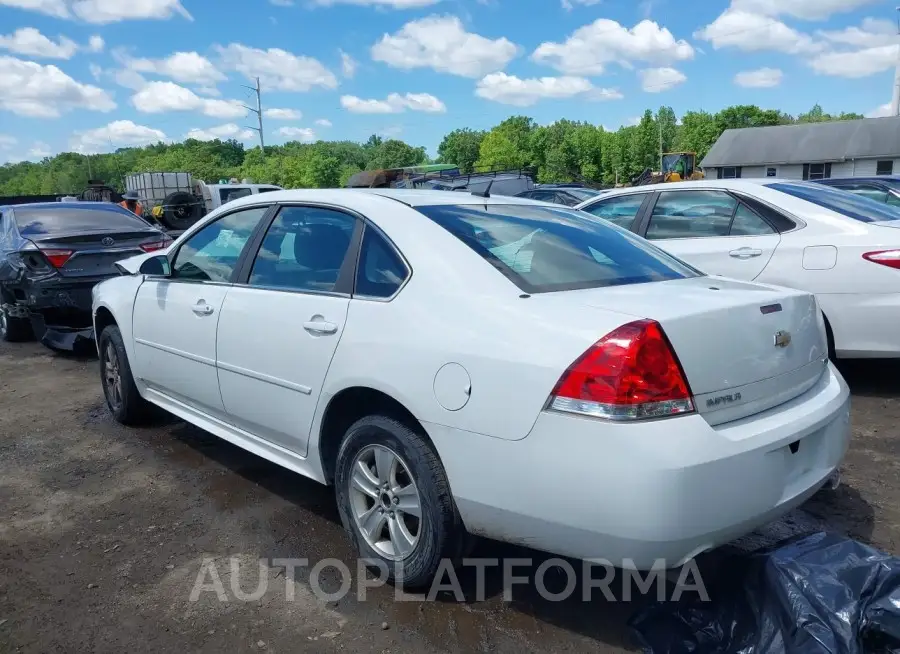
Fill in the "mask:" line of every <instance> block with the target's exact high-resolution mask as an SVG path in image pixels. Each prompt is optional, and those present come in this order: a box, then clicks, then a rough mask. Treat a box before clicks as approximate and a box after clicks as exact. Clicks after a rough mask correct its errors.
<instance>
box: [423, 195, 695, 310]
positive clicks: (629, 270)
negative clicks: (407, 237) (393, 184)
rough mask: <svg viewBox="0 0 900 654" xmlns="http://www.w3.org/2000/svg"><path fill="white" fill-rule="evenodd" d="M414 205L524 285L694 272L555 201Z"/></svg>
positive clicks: (629, 280)
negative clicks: (554, 204) (552, 204)
mask: <svg viewBox="0 0 900 654" xmlns="http://www.w3.org/2000/svg"><path fill="white" fill-rule="evenodd" d="M417 210H418V211H420V212H421V213H423V214H425V215H426V216H427V217H428V218H430V219H431V220H433V221H435V222H436V223H438V224H439V225H441V226H442V227H444V228H445V229H446V230H447V231H449V232H450V233H451V234H453V235H454V236H456V237H457V238H458V239H460V240H461V241H462V242H463V243H465V244H466V245H468V246H469V247H470V248H472V250H474V251H475V252H477V253H478V254H479V255H480V256H481V257H482V258H484V259H485V260H486V261H488V262H489V263H490V264H492V265H493V266H494V267H495V268H496V269H497V270H499V271H500V272H501V273H503V274H504V275H506V277H507V278H509V279H510V280H511V281H512V282H513V283H514V284H516V285H517V286H518V287H519V288H520V289H522V290H523V291H525V292H526V293H543V292H549V291H565V290H574V289H582V288H599V287H604V286H620V285H624V284H643V283H648V282H661V281H666V280H671V279H684V278H686V277H696V276H699V275H700V274H701V273H699V272H698V271H696V270H694V269H693V268H691V267H689V266H688V265H687V264H685V263H682V262H680V261H679V260H677V259H675V258H674V257H672V256H671V255H669V254H667V253H665V252H663V251H662V250H660V249H658V248H656V247H654V246H652V245H650V244H649V243H647V242H646V241H644V240H643V239H640V238H638V237H637V236H635V235H633V234H631V233H629V232H626V231H624V230H620V229H616V228H615V227H612V226H610V225H607V224H606V223H604V222H602V221H597V220H593V219H591V218H590V217H588V216H585V215H584V214H582V213H580V212H577V211H572V210H569V209H565V208H562V207H560V208H558V209H557V208H553V207H543V206H531V205H499V204H488V205H465V206H460V205H441V206H432V207H417Z"/></svg>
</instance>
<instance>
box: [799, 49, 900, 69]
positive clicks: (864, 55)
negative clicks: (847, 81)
mask: <svg viewBox="0 0 900 654" xmlns="http://www.w3.org/2000/svg"><path fill="white" fill-rule="evenodd" d="M896 64H897V46H896V45H882V46H878V47H876V48H865V49H863V50H856V51H853V52H826V53H824V54H821V55H818V56H817V57H815V58H814V59H811V60H810V61H809V65H810V67H811V68H812V69H813V70H814V71H816V72H817V73H819V74H820V75H833V76H836V77H868V76H869V75H874V74H875V73H880V72H882V71H885V70H890V69H892V68H894V66H895V65H896Z"/></svg>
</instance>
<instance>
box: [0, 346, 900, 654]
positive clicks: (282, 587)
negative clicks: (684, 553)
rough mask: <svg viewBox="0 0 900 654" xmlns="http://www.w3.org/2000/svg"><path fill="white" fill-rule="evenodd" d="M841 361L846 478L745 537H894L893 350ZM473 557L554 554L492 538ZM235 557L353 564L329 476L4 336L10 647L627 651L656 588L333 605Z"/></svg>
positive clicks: (0, 462)
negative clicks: (107, 393) (240, 445)
mask: <svg viewBox="0 0 900 654" xmlns="http://www.w3.org/2000/svg"><path fill="white" fill-rule="evenodd" d="M842 368H843V370H844V372H845V375H846V377H847V379H848V381H849V382H850V385H851V388H852V389H853V391H854V398H853V402H854V403H853V432H854V433H853V435H854V439H853V443H852V445H851V450H850V453H849V454H848V456H847V459H846V462H845V465H844V469H843V485H842V486H841V487H840V488H839V489H838V490H837V491H835V492H823V493H820V494H819V495H817V496H816V497H815V498H813V499H812V500H811V501H810V502H809V503H807V504H806V505H805V506H804V507H803V508H802V509H801V510H798V511H795V512H794V513H793V514H791V515H790V516H788V517H786V518H785V519H784V520H782V521H780V522H778V523H776V524H773V525H770V526H768V527H766V528H765V529H762V530H760V531H759V532H758V533H756V534H754V535H752V536H751V537H748V538H747V539H744V541H743V542H742V544H741V547H744V548H752V547H756V546H758V545H760V544H764V543H767V542H771V541H773V540H775V539H779V538H781V537H784V536H787V535H791V534H794V533H798V532H803V531H807V530H813V529H819V528H827V529H830V530H834V531H838V532H841V533H844V534H849V535H851V536H852V537H854V538H857V539H859V540H862V541H865V542H868V543H871V544H874V545H875V546H877V547H880V548H882V549H885V550H887V551H890V552H893V553H900V492H898V483H897V479H898V472H900V463H898V461H900V458H898V454H900V439H898V433H897V432H898V425H900V375H898V374H897V373H898V372H900V366H898V365H895V364H891V363H885V362H871V363H866V364H861V363H854V364H852V365H845V366H842ZM475 555H480V556H489V557H498V558H500V559H509V558H518V557H536V558H538V559H542V558H545V557H542V556H541V555H538V554H536V553H534V552H529V551H527V550H523V549H520V548H515V547H509V546H504V545H500V544H495V543H484V544H482V545H480V546H479V548H478V550H477V552H476V553H475ZM208 557H214V558H213V559H212V562H207V563H206V564H204V561H205V560H207V558H208ZM233 557H237V558H235V560H236V561H238V562H242V565H243V566H244V567H241V568H240V576H239V579H241V580H242V584H241V586H239V587H238V590H239V591H241V590H243V592H244V593H251V592H252V591H253V587H254V586H255V585H256V583H257V581H258V580H259V579H260V577H259V574H260V573H259V572H258V570H257V568H256V566H257V562H258V560H259V559H261V558H262V559H266V560H268V561H270V562H271V560H272V559H275V558H298V557H304V558H307V559H308V560H309V561H310V565H312V563H314V562H315V561H318V560H321V559H324V558H329V557H334V558H338V559H340V560H342V561H344V562H346V563H347V565H348V567H349V569H350V570H351V571H353V577H354V579H357V576H356V572H355V570H356V568H355V563H354V559H353V558H352V554H351V552H350V550H349V548H348V545H347V540H346V539H345V538H344V535H343V532H342V529H341V527H340V524H339V522H338V518H337V513H336V510H335V507H334V500H333V495H332V492H331V490H330V489H327V488H324V487H321V486H319V485H317V484H314V483H312V482H309V481H307V480H305V479H303V478H301V477H298V476H296V475H294V474H292V473H290V472H287V471H285V470H282V469H280V468H278V467H276V466H274V465H272V464H270V463H267V462H265V461H263V460H261V459H259V458H257V457H255V456H253V455H250V454H247V453H245V452H243V451H241V450H239V449H237V448H235V447H233V446H231V445H228V444H227V443H225V442H223V441H221V440H219V439H216V438H214V437H212V436H210V435H208V434H205V433H204V432H202V431H200V430H198V429H196V428H194V427H191V426H188V425H185V424H184V423H181V422H178V421H176V420H174V419H173V420H168V421H165V420H163V421H161V422H160V424H158V425H156V426H154V427H152V428H145V429H126V428H123V427H121V426H119V425H117V424H116V423H114V422H113V421H112V419H111V418H110V416H109V414H108V413H107V410H106V408H105V405H104V403H103V401H102V392H101V390H100V385H99V375H98V366H97V362H96V361H94V360H91V359H77V358H73V357H66V356H60V355H55V354H52V353H50V352H49V351H47V350H45V349H43V348H42V347H41V346H40V345H37V344H24V345H23V344H18V345H6V344H0V651H2V652H13V651H16V652H18V651H22V652H40V653H48V652H88V651H90V652H117V653H119V652H123V651H141V652H143V651H153V652H161V651H185V652H186V651H228V652H232V651H234V652H237V651H248V652H254V651H266V652H289V651H304V652H333V651H341V650H344V651H352V652H471V651H483V652H515V653H516V654H518V653H519V652H522V651H523V650H524V651H530V652H551V651H552V652H620V651H627V650H629V641H628V635H627V629H626V624H625V623H626V620H627V618H628V616H629V615H631V614H632V612H633V611H634V610H635V609H636V608H637V607H638V606H639V604H640V602H642V601H647V600H646V599H645V598H637V599H635V598H633V599H632V600H631V601H615V602H610V601H608V600H604V599H603V598H602V597H596V598H595V599H594V600H593V601H591V602H583V601H581V596H580V594H577V593H576V595H575V596H574V597H573V598H571V599H570V600H567V601H564V602H549V601H546V600H544V599H542V598H540V597H539V596H538V594H537V593H536V592H534V590H533V589H532V588H529V587H527V586H520V587H517V589H516V591H515V592H514V594H513V597H512V599H511V601H505V600H504V598H503V593H502V588H501V587H500V583H501V582H500V579H499V577H500V573H499V570H500V568H495V569H493V573H492V571H491V570H488V575H487V577H488V579H487V587H488V594H487V597H486V598H485V599H484V600H483V601H477V600H476V599H472V598H470V599H469V600H468V601H465V602H458V601H456V600H455V599H453V597H452V596H450V597H447V596H446V595H444V596H441V597H440V598H439V600H438V601H435V602H418V601H416V602H409V601H403V602H398V601H395V598H394V591H393V589H392V588H390V587H382V588H376V589H374V590H369V591H368V594H367V598H366V600H365V601H363V600H361V599H360V598H359V597H358V594H357V593H356V592H351V593H350V594H349V595H347V596H346V597H345V598H343V599H341V600H340V601H336V602H334V601H331V602H329V601H326V600H325V599H324V598H321V597H319V596H317V595H316V594H315V593H314V592H312V588H313V584H312V581H313V580H311V578H310V575H311V572H310V569H309V568H298V569H297V570H296V573H295V576H294V583H292V584H287V583H286V582H285V576H286V574H287V573H286V571H285V569H284V568H283V567H280V568H279V567H277V566H274V565H269V566H268V567H267V568H266V570H265V572H264V575H263V580H264V581H267V582H268V590H267V592H265V593H264V594H263V596H262V597H260V598H259V599H256V600H248V601H239V600H238V599H236V594H235V593H233V592H232V590H230V587H231V583H230V582H231V573H230V568H229V565H230V563H229V562H230V561H231V559H232V558H233ZM204 565H206V566H207V567H206V570H207V573H210V570H209V568H210V567H213V568H215V571H216V574H218V575H219V580H220V581H221V582H222V584H223V586H224V589H225V591H226V596H225V597H224V599H225V600H226V601H220V600H219V599H218V598H217V594H216V593H215V592H212V591H210V590H206V591H204V592H202V593H200V594H199V599H197V601H191V593H192V591H193V590H194V589H195V583H196V581H197V579H198V575H199V573H200V572H201V569H202V568H204ZM704 565H705V563H702V562H701V570H702V569H703V566H704ZM288 576H289V575H288ZM317 578H318V579H320V585H317V586H315V587H316V588H319V587H322V588H323V589H324V590H327V591H329V592H331V591H333V590H335V589H337V587H338V586H339V585H340V581H341V576H340V575H339V573H338V572H336V570H334V569H332V568H329V569H326V570H325V571H323V572H322V574H321V577H317ZM204 579H205V581H207V582H210V583H211V584H212V579H213V578H212V577H210V576H208V575H207V576H206V577H204ZM462 581H463V585H464V587H466V588H468V589H471V588H473V587H474V584H473V583H472V579H470V578H468V577H466V576H465V574H463V575H462ZM548 585H549V584H548ZM210 587H212V586H207V589H208V588H210ZM354 588H355V582H354ZM613 588H616V585H615V584H614V585H613ZM289 590H290V591H292V594H293V597H292V598H291V597H289V595H290V594H291V593H289ZM467 593H468V590H467ZM619 599H622V597H618V598H617V600H619Z"/></svg>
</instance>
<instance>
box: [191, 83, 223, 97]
mask: <svg viewBox="0 0 900 654" xmlns="http://www.w3.org/2000/svg"><path fill="white" fill-rule="evenodd" d="M194 90H195V91H196V92H197V93H199V94H200V95H208V96H210V97H213V98H218V97H219V96H221V95H222V92H221V91H220V90H219V89H217V88H216V87H215V86H198V87H196V88H195V89H194Z"/></svg>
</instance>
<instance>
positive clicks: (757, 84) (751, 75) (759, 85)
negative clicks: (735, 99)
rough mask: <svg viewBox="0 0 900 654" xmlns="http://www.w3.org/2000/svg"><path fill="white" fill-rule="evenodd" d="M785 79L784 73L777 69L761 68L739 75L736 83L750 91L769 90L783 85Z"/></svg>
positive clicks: (736, 77)
mask: <svg viewBox="0 0 900 654" xmlns="http://www.w3.org/2000/svg"><path fill="white" fill-rule="evenodd" d="M783 78H784V73H782V72H781V71H780V70H779V69H777V68H760V69H758V70H746V71H743V72H740V73H738V74H737V75H735V76H734V83H735V84H737V85H738V86H743V87H744V88H748V89H767V88H771V87H773V86H778V85H779V84H781V80H782V79H783Z"/></svg>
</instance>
